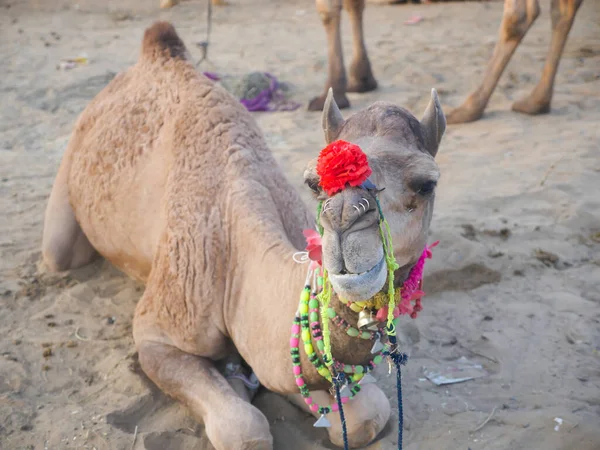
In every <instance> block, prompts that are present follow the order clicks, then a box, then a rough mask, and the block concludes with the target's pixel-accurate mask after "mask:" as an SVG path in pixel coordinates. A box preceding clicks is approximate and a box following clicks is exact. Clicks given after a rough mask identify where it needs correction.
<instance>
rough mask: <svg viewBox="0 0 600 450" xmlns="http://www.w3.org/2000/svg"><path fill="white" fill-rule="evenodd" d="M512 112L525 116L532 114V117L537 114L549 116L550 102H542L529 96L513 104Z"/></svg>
mask: <svg viewBox="0 0 600 450" xmlns="http://www.w3.org/2000/svg"><path fill="white" fill-rule="evenodd" d="M512 110H513V111H515V112H519V113H523V114H530V115H532V116H533V115H537V114H548V113H549V112H550V101H545V100H541V101H540V100H536V99H534V98H532V97H530V96H529V97H525V98H523V99H521V100H518V101H516V102H515V103H513V105H512Z"/></svg>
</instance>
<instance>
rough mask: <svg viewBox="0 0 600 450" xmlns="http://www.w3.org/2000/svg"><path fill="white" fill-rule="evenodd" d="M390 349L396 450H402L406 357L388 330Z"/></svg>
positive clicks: (391, 332) (394, 335) (391, 331)
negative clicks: (396, 435) (402, 371)
mask: <svg viewBox="0 0 600 450" xmlns="http://www.w3.org/2000/svg"><path fill="white" fill-rule="evenodd" d="M388 332H389V334H388V338H389V340H390V344H391V348H392V350H391V351H390V358H392V361H393V362H394V366H396V393H397V394H398V450H402V432H403V429H404V412H403V409H402V373H401V366H403V365H404V364H406V361H407V360H408V356H407V355H406V353H400V352H399V351H398V346H397V341H396V333H395V330H388Z"/></svg>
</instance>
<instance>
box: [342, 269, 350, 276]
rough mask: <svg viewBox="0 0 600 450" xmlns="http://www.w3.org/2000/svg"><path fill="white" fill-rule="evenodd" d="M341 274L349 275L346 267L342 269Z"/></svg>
mask: <svg viewBox="0 0 600 450" xmlns="http://www.w3.org/2000/svg"><path fill="white" fill-rule="evenodd" d="M340 275H348V271H347V270H346V269H342V270H341V272H340Z"/></svg>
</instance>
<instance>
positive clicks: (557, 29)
mask: <svg viewBox="0 0 600 450" xmlns="http://www.w3.org/2000/svg"><path fill="white" fill-rule="evenodd" d="M582 3H583V0H552V42H551V44H550V50H549V52H548V57H547V58H546V63H545V64H544V71H543V72H542V78H541V79H540V82H539V83H538V84H537V86H536V87H535V89H534V90H533V92H532V93H531V94H529V95H528V96H527V97H525V98H524V99H522V100H519V101H518V102H515V104H514V105H513V107H512V109H513V111H518V112H522V113H526V114H543V113H548V112H550V103H551V101H552V91H553V90H554V78H555V77H556V71H557V70H558V63H559V62H560V57H561V55H562V52H563V49H564V48H565V43H566V42H567V36H568V35H569V31H570V30H571V26H572V25H573V22H574V20H575V14H576V13H577V10H578V9H579V7H580V6H581V4H582Z"/></svg>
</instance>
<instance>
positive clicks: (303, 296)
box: [300, 290, 310, 302]
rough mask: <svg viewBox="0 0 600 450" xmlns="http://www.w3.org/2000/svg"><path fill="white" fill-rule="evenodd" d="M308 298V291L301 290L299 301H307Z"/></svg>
mask: <svg viewBox="0 0 600 450" xmlns="http://www.w3.org/2000/svg"><path fill="white" fill-rule="evenodd" d="M309 298H310V293H309V292H308V291H306V290H304V291H302V295H300V301H301V302H308V299H309Z"/></svg>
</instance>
